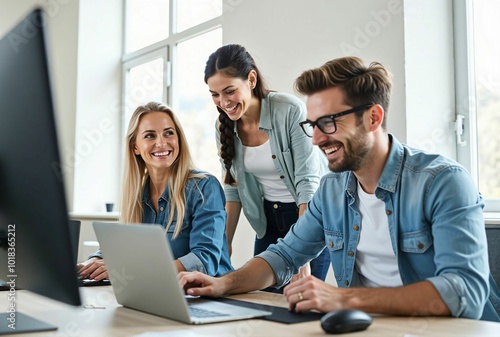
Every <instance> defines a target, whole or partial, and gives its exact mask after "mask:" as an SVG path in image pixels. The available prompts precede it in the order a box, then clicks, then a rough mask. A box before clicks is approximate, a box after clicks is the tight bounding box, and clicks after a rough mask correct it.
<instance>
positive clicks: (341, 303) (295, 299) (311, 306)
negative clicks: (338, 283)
mask: <svg viewBox="0 0 500 337" xmlns="http://www.w3.org/2000/svg"><path fill="white" fill-rule="evenodd" d="M344 290H345V289H341V288H336V287H334V286H331V285H329V284H327V283H325V282H323V281H321V280H319V279H317V278H315V277H314V276H307V277H305V278H302V279H299V280H297V281H295V282H292V283H290V284H289V285H288V286H286V287H285V289H284V291H283V294H284V295H285V296H286V298H287V301H288V306H289V309H290V310H291V311H295V312H303V311H309V310H318V311H321V312H329V311H333V310H339V309H342V308H345V307H346V305H345V296H344V295H343V294H344V293H345V292H344Z"/></svg>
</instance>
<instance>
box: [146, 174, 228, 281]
mask: <svg viewBox="0 0 500 337" xmlns="http://www.w3.org/2000/svg"><path fill="white" fill-rule="evenodd" d="M194 172H195V173H201V172H199V171H194ZM202 173H203V174H204V175H205V178H203V179H200V178H192V179H188V181H187V183H186V191H185V193H186V205H185V214H184V221H183V223H182V230H181V232H180V233H179V235H178V236H177V237H176V238H175V239H173V235H174V231H175V228H176V227H177V226H178V225H179V224H178V223H177V220H176V218H174V221H173V222H172V225H171V226H170V227H169V229H168V231H167V233H166V238H167V239H168V240H169V242H170V246H171V247H172V252H173V254H174V258H175V259H179V261H180V262H181V263H182V265H183V266H184V268H186V270H187V271H200V272H202V273H205V274H207V275H211V276H221V275H224V274H226V273H227V272H228V271H231V270H233V267H232V266H231V262H230V258H229V251H228V246H227V239H226V211H225V209H224V206H225V199H224V193H223V190H222V186H221V185H220V183H219V181H218V180H217V178H215V177H214V176H212V175H210V174H208V173H206V172H202ZM169 199H170V198H169V195H168V189H167V188H165V191H164V192H163V194H162V196H161V197H160V199H159V200H158V214H156V212H155V210H154V207H153V205H152V204H151V201H150V200H151V198H150V192H149V183H146V185H145V187H144V196H143V201H142V206H143V208H144V213H143V218H142V220H143V222H144V223H146V224H159V225H161V226H163V227H164V228H165V227H166V226H167V221H168V216H169ZM145 246H146V247H147V243H145Z"/></svg>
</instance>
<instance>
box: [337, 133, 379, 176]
mask: <svg viewBox="0 0 500 337" xmlns="http://www.w3.org/2000/svg"><path fill="white" fill-rule="evenodd" d="M358 130H360V129H358ZM342 148H343V150H344V157H343V158H341V160H340V161H338V160H336V161H333V160H329V161H328V168H329V169H330V171H332V172H345V171H357V170H359V169H360V168H361V165H362V164H363V162H364V161H365V159H366V158H367V154H368V153H369V152H370V145H369V142H368V137H367V136H366V133H365V132H363V131H361V130H360V132H359V131H358V132H356V134H355V135H354V137H353V138H351V139H347V140H346V141H345V142H344V143H342Z"/></svg>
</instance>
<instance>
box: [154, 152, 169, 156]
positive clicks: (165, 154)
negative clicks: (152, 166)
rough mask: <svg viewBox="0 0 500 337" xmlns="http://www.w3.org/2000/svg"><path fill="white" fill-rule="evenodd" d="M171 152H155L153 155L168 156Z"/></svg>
mask: <svg viewBox="0 0 500 337" xmlns="http://www.w3.org/2000/svg"><path fill="white" fill-rule="evenodd" d="M170 153H172V151H163V152H154V153H153V156H155V157H164V156H168V155H169V154H170Z"/></svg>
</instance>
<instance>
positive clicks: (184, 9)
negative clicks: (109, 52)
mask: <svg viewBox="0 0 500 337" xmlns="http://www.w3.org/2000/svg"><path fill="white" fill-rule="evenodd" d="M125 13H126V19H125V39H124V41H125V54H124V56H123V79H124V81H123V82H124V87H123V101H124V104H123V107H124V111H123V130H125V128H126V127H127V125H128V120H129V118H130V116H131V114H132V112H133V111H134V110H135V108H136V107H137V106H138V105H140V104H144V103H147V102H149V101H159V102H163V103H166V104H168V105H169V106H171V107H172V108H173V110H174V112H175V113H176V114H177V116H178V118H179V120H180V122H181V124H182V126H183V128H184V131H185V132H186V136H187V138H188V142H189V145H190V149H191V152H192V155H193V159H194V161H195V164H196V165H197V166H198V167H199V168H200V169H203V170H206V171H209V172H211V173H212V174H214V175H215V176H217V177H219V176H220V165H219V163H218V158H217V149H216V145H215V134H214V133H215V127H214V125H215V120H216V118H217V110H216V108H215V106H214V105H213V103H212V99H211V96H210V94H209V92H208V88H207V85H206V84H205V83H204V82H203V70H204V67H205V63H206V61H207V58H208V56H209V55H210V54H211V53H212V52H214V51H215V50H216V49H217V48H218V47H220V46H221V45H222V29H221V22H220V21H221V18H220V17H221V15H222V0H170V1H169V0H125Z"/></svg>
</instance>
